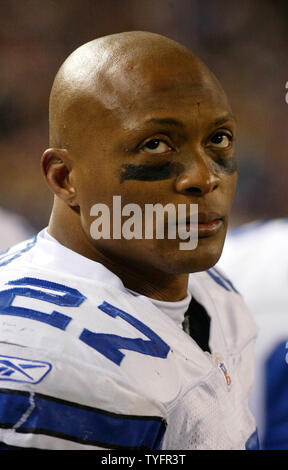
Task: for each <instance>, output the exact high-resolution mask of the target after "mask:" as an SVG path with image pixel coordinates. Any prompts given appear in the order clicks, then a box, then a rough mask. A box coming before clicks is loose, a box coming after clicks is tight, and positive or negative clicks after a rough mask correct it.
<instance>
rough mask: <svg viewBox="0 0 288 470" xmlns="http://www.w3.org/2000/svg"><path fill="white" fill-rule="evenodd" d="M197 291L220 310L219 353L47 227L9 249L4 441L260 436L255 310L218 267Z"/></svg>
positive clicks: (56, 443)
mask: <svg viewBox="0 0 288 470" xmlns="http://www.w3.org/2000/svg"><path fill="white" fill-rule="evenodd" d="M189 294H190V295H191V296H192V298H195V299H196V300H197V301H198V302H199V303H200V304H201V305H202V306H203V307H204V308H205V309H206V312H207V313H208V315H209V317H210V319H211V329H210V337H209V347H210V350H211V353H210V352H207V351H206V352H205V351H203V350H202V349H201V348H200V347H199V346H198V344H197V343H196V341H195V340H193V339H192V338H191V337H190V336H189V335H188V334H187V333H185V332H184V331H183V329H182V324H181V322H179V318H178V319H175V318H170V317H169V314H167V312H166V313H165V312H163V311H162V310H161V309H160V308H159V304H157V303H156V304H154V303H153V301H152V300H150V299H149V298H147V297H144V296H141V295H139V296H137V295H135V294H133V293H131V292H130V291H128V290H127V289H126V288H125V287H124V285H123V283H122V281H121V280H120V279H119V278H118V277H117V276H116V275H115V274H113V273H112V272H110V271H109V270H108V269H106V268H105V267H104V266H103V265H101V264H100V263H97V262H94V261H92V260H89V259H87V258H85V257H83V256H81V255H79V254H77V253H75V252H73V251H71V250H69V249H68V248H66V247H64V246H62V245H60V244H59V243H58V242H56V241H53V240H49V239H47V237H45V236H44V234H43V233H40V234H39V235H38V236H37V237H36V238H35V239H33V240H29V241H28V242H25V243H22V244H20V245H18V246H17V247H15V248H13V249H11V250H9V251H8V252H7V253H6V254H4V255H3V256H2V257H1V258H0V324H1V329H0V331H1V334H0V441H2V443H3V446H4V445H6V446H8V447H11V448H13V447H15V448H17V447H25V448H30V449H84V450H85V449H87V450H88V449H130V450H132V449H138V450H139V449H140V450H141V449H143V450H145V449H169V450H186V449H245V448H249V449H250V448H257V433H256V427H255V421H254V418H253V416H252V414H251V413H250V411H249V408H248V397H249V393H250V389H251V385H252V381H253V369H254V367H253V366H254V342H255V336H256V334H257V331H256V326H255V324H254V321H253V319H252V318H251V316H250V313H249V312H248V310H247V308H246V306H245V304H244V303H243V300H242V298H241V296H240V295H239V294H238V293H237V292H236V291H235V290H234V288H233V286H232V285H231V283H230V282H229V281H228V280H227V279H226V278H224V277H223V276H222V275H221V273H220V272H219V271H217V270H215V269H211V270H209V271H207V272H202V273H197V274H193V275H191V276H190V281H189ZM156 305H158V306H156ZM183 319H184V314H183V318H182V320H183Z"/></svg>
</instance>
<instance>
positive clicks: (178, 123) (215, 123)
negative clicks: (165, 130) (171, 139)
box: [144, 113, 236, 129]
mask: <svg viewBox="0 0 288 470" xmlns="http://www.w3.org/2000/svg"><path fill="white" fill-rule="evenodd" d="M231 119H232V120H233V121H236V119H235V117H234V116H233V114H232V113H227V114H225V115H224V116H222V117H220V118H218V119H216V120H215V121H213V122H212V125H213V126H220V125H221V124H224V123H225V122H227V121H230V120H231ZM145 124H161V125H166V126H167V125H168V126H173V127H178V128H179V129H184V128H185V125H184V123H183V122H182V121H179V120H178V119H174V118H169V117H167V118H151V119H148V120H147V121H145V122H144V125H145Z"/></svg>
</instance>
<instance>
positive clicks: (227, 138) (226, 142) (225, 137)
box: [210, 132, 233, 149]
mask: <svg viewBox="0 0 288 470" xmlns="http://www.w3.org/2000/svg"><path fill="white" fill-rule="evenodd" d="M232 140H233V137H232V135H230V134H225V133H224V132H218V133H217V134H214V135H213V137H212V138H211V139H210V142H212V144H213V147H218V148H221V149H225V148H228V147H230V144H231V142H232Z"/></svg>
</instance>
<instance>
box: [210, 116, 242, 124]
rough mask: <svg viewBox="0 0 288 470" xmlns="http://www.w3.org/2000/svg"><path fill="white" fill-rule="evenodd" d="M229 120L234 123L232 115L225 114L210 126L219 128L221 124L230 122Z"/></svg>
mask: <svg viewBox="0 0 288 470" xmlns="http://www.w3.org/2000/svg"><path fill="white" fill-rule="evenodd" d="M231 119H232V121H236V119H235V117H234V116H233V114H231V113H227V114H225V115H224V116H222V117H221V118H219V119H216V121H214V122H213V123H212V124H213V126H221V124H224V123H225V122H227V121H230V120H231Z"/></svg>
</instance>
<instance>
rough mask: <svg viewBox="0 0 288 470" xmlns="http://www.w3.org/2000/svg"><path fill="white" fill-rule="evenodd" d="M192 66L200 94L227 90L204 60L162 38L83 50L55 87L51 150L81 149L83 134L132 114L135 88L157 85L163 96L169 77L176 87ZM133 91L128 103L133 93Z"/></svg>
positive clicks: (121, 38) (120, 38)
mask: <svg viewBox="0 0 288 470" xmlns="http://www.w3.org/2000/svg"><path fill="white" fill-rule="evenodd" d="M188 63H189V64H190V70H192V73H191V78H192V80H193V81H194V91H195V90H196V91H197V88H199V86H202V88H203V83H204V88H205V85H206V86H207V89H208V88H209V85H211V84H213V86H214V87H215V86H216V87H217V88H219V89H221V86H220V84H219V82H218V81H217V79H216V78H215V76H214V75H213V74H212V73H211V72H210V71H209V70H208V68H207V67H206V66H205V65H204V64H203V62H202V61H201V60H200V59H199V58H198V57H196V56H195V55H194V54H193V53H192V52H191V51H190V50H188V49H187V48H186V47H184V46H182V45H181V44H179V43H177V42H175V41H173V40H171V39H169V38H167V37H164V36H161V35H159V34H155V33H150V32H142V31H130V32H125V33H119V34H113V35H110V36H105V37H101V38H98V39H95V40H93V41H90V42H88V43H86V44H84V45H83V46H81V47H79V48H78V49H76V50H75V51H74V52H73V53H72V54H71V55H70V56H69V57H68V58H67V59H66V61H65V62H64V63H63V65H62V66H61V68H60V69H59V71H58V73H57V75H56V77H55V80H54V83H53V87H52V90H51V94H50V105H49V116H50V117H49V122H50V146H53V147H60V148H61V147H62V148H63V147H64V148H69V149H72V146H73V143H74V144H76V145H77V142H75V139H74V137H75V135H76V134H78V133H79V132H85V133H86V135H87V133H88V132H89V128H90V126H89V123H91V120H92V122H93V125H95V124H96V121H99V120H101V121H102V123H103V118H105V117H109V115H110V113H113V111H114V110H115V109H117V110H118V111H119V110H120V109H122V110H123V113H126V112H127V111H128V112H129V105H130V107H137V104H138V105H139V103H137V98H138V96H137V91H136V89H135V87H133V85H134V84H136V85H137V84H138V85H139V82H140V83H141V92H143V87H144V89H145V87H147V91H148V94H149V93H150V87H151V85H153V88H154V89H156V91H157V87H159V89H160V91H161V90H163V87H164V88H165V87H167V86H169V76H170V81H173V80H174V74H175V73H176V74H179V73H181V65H182V67H183V68H184V70H185V68H186V72H185V73H187V64H188ZM167 65H168V66H170V67H169V69H170V70H169V74H168V75H167V72H166V71H165V72H164V73H165V75H166V76H165V78H166V83H163V80H162V78H163V77H162V76H161V70H163V71H164V70H166V69H167ZM175 66H177V67H176V69H175ZM191 67H192V69H191ZM173 69H174V70H173ZM147 72H148V74H147ZM159 72H160V73H159ZM205 82H206V84H205ZM131 89H132V90H133V93H132V96H131V102H130V103H128V102H127V91H129V90H130V91H131ZM178 93H179V96H178V97H176V98H179V97H180V95H181V90H180V89H179V90H178ZM223 94H224V92H223ZM123 102H124V106H123ZM92 103H93V106H92V107H91V106H89V104H92ZM89 108H91V110H90V111H89ZM91 112H92V115H91ZM88 113H89V114H88ZM75 150H76V148H75Z"/></svg>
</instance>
